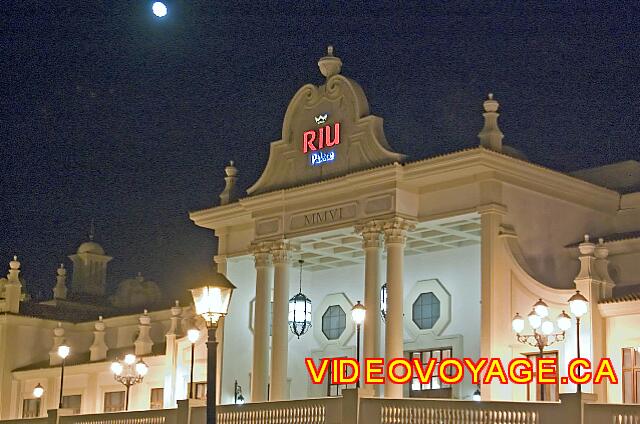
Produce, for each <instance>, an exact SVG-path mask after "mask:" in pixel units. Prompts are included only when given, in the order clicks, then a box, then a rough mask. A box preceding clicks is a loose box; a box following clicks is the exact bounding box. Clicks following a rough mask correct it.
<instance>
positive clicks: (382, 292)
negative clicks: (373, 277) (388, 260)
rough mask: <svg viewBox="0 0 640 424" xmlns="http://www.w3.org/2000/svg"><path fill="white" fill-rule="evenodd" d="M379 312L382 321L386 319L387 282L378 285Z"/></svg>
mask: <svg viewBox="0 0 640 424" xmlns="http://www.w3.org/2000/svg"><path fill="white" fill-rule="evenodd" d="M380 314H381V315H382V320H383V321H384V320H386V319H387V283H384V284H383V285H382V287H380Z"/></svg>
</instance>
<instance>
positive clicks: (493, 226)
mask: <svg viewBox="0 0 640 424" xmlns="http://www.w3.org/2000/svg"><path fill="white" fill-rule="evenodd" d="M506 212H507V211H506V209H505V207H504V206H502V205H500V204H497V203H489V204H485V205H481V206H478V213H479V214H480V225H481V230H480V232H481V233H480V237H481V244H480V259H481V265H480V272H481V276H480V357H482V358H500V359H501V360H502V361H503V363H507V362H509V361H510V360H511V358H512V352H511V348H510V346H511V345H512V344H513V343H514V342H515V339H514V335H513V331H512V330H511V325H510V322H511V318H512V317H513V311H512V310H511V306H510V305H511V299H512V296H511V278H510V271H509V266H510V262H509V259H508V257H507V255H506V250H505V247H504V241H503V240H501V235H500V234H501V232H502V219H503V216H505V214H506ZM509 387H510V386H508V385H502V384H490V385H483V386H482V388H481V391H482V400H511V399H512V396H513V395H512V393H511V390H510V388H509Z"/></svg>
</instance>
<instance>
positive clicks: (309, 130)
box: [247, 46, 404, 194]
mask: <svg viewBox="0 0 640 424" xmlns="http://www.w3.org/2000/svg"><path fill="white" fill-rule="evenodd" d="M318 66H319V67H320V72H321V73H322V75H324V77H325V78H326V80H325V83H324V84H323V85H320V86H315V85H313V84H306V85H304V86H303V87H301V88H300V89H299V90H298V92H297V93H296V94H295V95H294V96H293V99H292V100H291V102H290V103H289V106H288V108H287V111H286V113H285V117H284V122H283V125H282V139H281V140H278V141H274V142H272V143H271V147H270V152H269V160H268V162H267V166H266V168H265V170H264V172H263V173H262V176H261V177H260V178H259V179H258V181H257V182H256V183H255V184H254V185H253V186H252V187H250V188H249V189H248V190H247V192H248V193H249V194H259V193H264V192H269V191H273V190H278V189H283V188H289V187H295V186H299V185H302V184H308V183H312V182H317V181H321V180H323V179H327V178H333V177H338V176H341V175H346V174H349V173H352V172H356V171H361V170H365V169H369V168H373V167H376V166H380V165H386V164H391V163H394V162H401V161H402V160H404V155H402V154H399V153H395V152H393V151H392V150H391V148H390V146H389V144H388V143H387V140H386V138H385V135H384V131H383V126H382V118H380V117H377V116H374V115H370V114H369V103H368V101H367V98H366V96H365V94H364V91H363V90H362V88H361V87H360V85H358V83H356V82H355V81H353V80H351V79H349V78H347V77H345V76H343V75H341V74H340V70H341V68H342V61H341V60H340V58H338V57H336V56H334V55H333V48H332V47H331V46H330V47H329V49H328V52H327V55H326V56H325V57H323V58H321V59H320V60H319V61H318Z"/></svg>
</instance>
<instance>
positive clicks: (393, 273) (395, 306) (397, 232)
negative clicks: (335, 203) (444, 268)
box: [383, 217, 415, 399]
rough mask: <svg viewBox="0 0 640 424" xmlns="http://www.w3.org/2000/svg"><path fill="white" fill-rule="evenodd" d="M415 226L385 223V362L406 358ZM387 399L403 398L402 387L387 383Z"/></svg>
mask: <svg viewBox="0 0 640 424" xmlns="http://www.w3.org/2000/svg"><path fill="white" fill-rule="evenodd" d="M414 226H415V224H414V223H413V222H412V221H408V220H406V219H404V218H399V217H396V218H392V219H391V220H389V221H387V222H385V223H384V226H383V229H384V241H385V245H386V247H387V317H386V320H385V331H386V334H385V341H384V350H385V352H384V355H385V362H386V363H389V362H390V361H391V360H392V359H393V358H402V357H403V356H404V340H403V339H404V337H403V336H404V326H403V302H404V287H403V280H402V277H403V276H402V274H403V270H404V246H405V243H406V241H407V231H408V230H410V229H412V228H413V227H414ZM384 397H385V398H396V399H400V398H402V385H399V384H394V383H392V382H391V381H389V380H387V381H386V382H385V385H384Z"/></svg>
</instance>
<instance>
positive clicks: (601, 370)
mask: <svg viewBox="0 0 640 424" xmlns="http://www.w3.org/2000/svg"><path fill="white" fill-rule="evenodd" d="M305 365H306V367H307V371H308V372H309V377H310V378H311V381H312V383H313V384H322V383H323V382H324V380H325V378H326V377H327V374H329V375H330V378H331V383H332V384H354V383H355V382H356V381H358V379H360V378H361V376H362V381H364V383H365V384H385V383H386V382H387V381H391V382H392V383H395V384H406V383H408V382H409V381H410V380H411V379H413V378H417V379H419V381H420V383H421V384H429V383H430V382H431V379H432V378H433V377H434V376H435V377H437V378H439V379H440V381H441V382H442V383H445V384H458V383H460V382H462V380H463V379H464V376H465V374H468V375H470V376H471V382H472V384H492V383H500V384H509V383H514V384H529V383H531V382H536V383H537V384H558V383H559V382H560V383H561V384H567V383H569V382H571V383H574V384H586V383H589V382H593V383H594V384H601V383H603V382H605V381H608V382H609V383H611V384H618V376H617V375H616V372H615V370H614V369H613V365H612V364H611V360H610V359H609V358H602V359H601V360H600V362H599V363H598V364H597V366H596V367H592V364H591V361H589V360H588V359H586V358H575V359H573V360H572V361H571V362H569V364H568V365H567V367H566V370H564V371H565V372H563V373H562V375H560V372H559V371H562V370H561V369H560V368H559V366H558V361H557V359H556V358H536V359H535V360H531V359H529V358H516V359H513V360H511V361H510V362H509V363H504V362H503V361H502V360H501V359H500V358H480V359H478V360H477V361H474V360H472V359H470V358H464V359H458V358H447V359H443V360H441V361H438V360H437V359H435V358H431V359H430V360H429V361H427V363H422V362H421V361H420V360H419V359H418V358H413V359H406V358H395V359H393V360H391V361H389V362H388V363H386V364H385V361H384V359H383V358H365V360H364V361H363V362H362V363H358V361H356V360H355V359H353V358H322V359H320V362H319V363H316V362H314V360H313V359H312V358H305Z"/></svg>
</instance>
